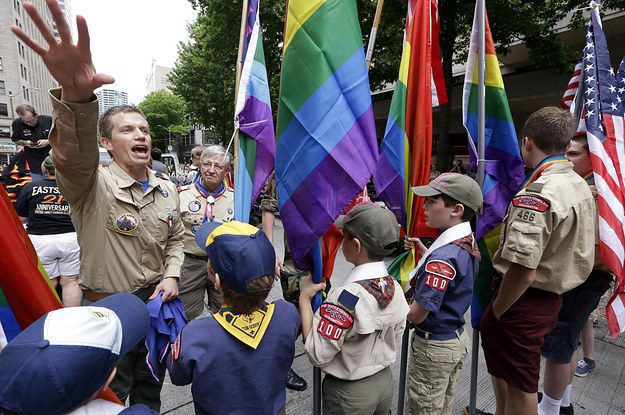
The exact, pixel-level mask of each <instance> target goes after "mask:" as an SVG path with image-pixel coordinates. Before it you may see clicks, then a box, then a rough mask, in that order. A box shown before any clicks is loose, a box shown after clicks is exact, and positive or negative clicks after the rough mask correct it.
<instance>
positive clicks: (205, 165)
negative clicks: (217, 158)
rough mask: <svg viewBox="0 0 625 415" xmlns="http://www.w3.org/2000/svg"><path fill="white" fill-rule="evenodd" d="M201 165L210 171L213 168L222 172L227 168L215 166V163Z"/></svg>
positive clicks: (219, 165)
mask: <svg viewBox="0 0 625 415" xmlns="http://www.w3.org/2000/svg"><path fill="white" fill-rule="evenodd" d="M200 164H201V165H202V167H204V168H205V169H208V170H210V169H211V168H214V169H215V171H222V170H223V169H225V168H226V166H222V165H221V164H213V163H200Z"/></svg>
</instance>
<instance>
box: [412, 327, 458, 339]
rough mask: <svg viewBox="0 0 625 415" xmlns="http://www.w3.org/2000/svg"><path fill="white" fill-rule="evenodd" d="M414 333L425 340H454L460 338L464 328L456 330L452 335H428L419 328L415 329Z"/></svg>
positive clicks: (428, 333)
mask: <svg viewBox="0 0 625 415" xmlns="http://www.w3.org/2000/svg"><path fill="white" fill-rule="evenodd" d="M414 333H415V334H416V335H417V336H419V337H421V338H422V339H426V340H451V339H455V338H460V336H461V335H462V333H464V327H460V328H459V329H458V330H456V331H454V332H453V333H443V334H440V333H430V332H428V331H424V330H421V329H420V328H419V327H415V330H414Z"/></svg>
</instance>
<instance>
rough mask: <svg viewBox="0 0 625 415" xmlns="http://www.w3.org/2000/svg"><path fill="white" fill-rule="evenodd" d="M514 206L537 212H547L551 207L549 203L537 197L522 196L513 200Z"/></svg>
mask: <svg viewBox="0 0 625 415" xmlns="http://www.w3.org/2000/svg"><path fill="white" fill-rule="evenodd" d="M512 205H513V206H516V207H520V208H524V209H530V210H535V211H536V212H545V211H547V209H549V208H550V207H551V205H550V204H549V202H547V201H546V200H545V199H543V198H541V197H537V196H530V195H521V196H515V197H514V198H513V199H512Z"/></svg>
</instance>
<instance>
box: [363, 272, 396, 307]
mask: <svg viewBox="0 0 625 415" xmlns="http://www.w3.org/2000/svg"><path fill="white" fill-rule="evenodd" d="M356 284H358V285H360V286H361V287H362V288H364V289H365V290H367V292H368V293H369V294H371V295H372V296H373V298H375V299H376V301H377V302H378V304H380V307H382V309H385V308H386V307H388V305H389V304H390V303H391V301H393V296H394V295H395V280H394V279H393V278H391V277H389V276H386V277H382V278H374V279H370V280H364V281H356Z"/></svg>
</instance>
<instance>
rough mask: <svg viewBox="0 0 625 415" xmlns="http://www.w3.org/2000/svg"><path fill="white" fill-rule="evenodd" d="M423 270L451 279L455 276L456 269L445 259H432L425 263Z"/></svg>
mask: <svg viewBox="0 0 625 415" xmlns="http://www.w3.org/2000/svg"><path fill="white" fill-rule="evenodd" d="M425 272H428V273H430V274H434V275H437V276H439V277H443V278H447V279H448V280H453V279H454V277H455V276H456V270H455V269H454V267H452V266H451V265H450V264H448V263H447V262H445V261H440V260H432V261H429V262H428V263H427V264H426V265H425Z"/></svg>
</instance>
